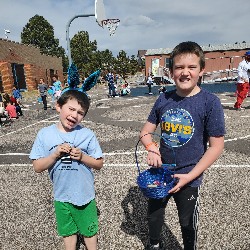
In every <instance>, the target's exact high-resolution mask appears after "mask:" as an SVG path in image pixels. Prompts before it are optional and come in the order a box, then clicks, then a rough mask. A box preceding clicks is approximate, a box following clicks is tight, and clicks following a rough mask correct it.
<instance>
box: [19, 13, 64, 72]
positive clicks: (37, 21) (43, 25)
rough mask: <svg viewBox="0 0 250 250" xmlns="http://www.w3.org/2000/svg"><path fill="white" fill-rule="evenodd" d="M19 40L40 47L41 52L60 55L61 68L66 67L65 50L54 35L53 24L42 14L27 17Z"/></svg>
mask: <svg viewBox="0 0 250 250" xmlns="http://www.w3.org/2000/svg"><path fill="white" fill-rule="evenodd" d="M21 42H22V43H24V44H28V45H30V44H31V45H34V46H36V47H38V48H40V51H41V53H42V54H46V55H51V56H57V57H62V61H63V68H64V70H65V69H67V66H68V62H67V57H66V55H65V50H64V48H63V47H61V46H59V39H57V38H55V37H54V28H53V26H52V25H51V24H49V22H48V21H47V20H46V19H45V18H44V17H43V16H39V15H35V16H33V17H32V18H30V19H29V22H28V23H27V24H26V25H25V26H24V28H23V31H22V32H21Z"/></svg>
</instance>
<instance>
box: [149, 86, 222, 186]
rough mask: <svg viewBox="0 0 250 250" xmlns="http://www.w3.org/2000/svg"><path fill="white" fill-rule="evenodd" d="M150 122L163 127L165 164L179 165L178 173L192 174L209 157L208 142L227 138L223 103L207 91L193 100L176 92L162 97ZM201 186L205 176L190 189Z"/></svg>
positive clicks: (157, 101)
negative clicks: (210, 138) (200, 161)
mask: <svg viewBox="0 0 250 250" xmlns="http://www.w3.org/2000/svg"><path fill="white" fill-rule="evenodd" d="M148 122H150V123H153V124H155V125H156V126H158V124H160V126H161V136H162V137H164V140H163V139H161V144H160V152H161V156H162V161H163V163H176V173H188V172H190V171H191V170H192V169H193V168H194V167H195V165H196V164H197V163H198V161H199V160H200V159H201V157H202V156H203V154H204V153H205V151H206V149H207V142H208V138H209V137H216V136H223V135H224V134H225V121H224V112H223V108H222V105H221V103H220V100H219V98H218V97H217V96H215V95H214V94H212V93H210V92H208V91H206V90H203V89H201V91H200V92H199V93H198V94H196V95H194V96H190V97H180V96H178V95H177V94H176V90H173V91H170V92H166V93H163V94H161V95H160V96H159V98H158V99H157V100H156V102H155V104H154V107H153V109H152V110H151V112H150V115H149V117H148ZM201 182H202V175H201V176H200V177H198V178H197V179H195V180H194V181H192V182H191V183H190V185H191V186H199V185H200V184H201Z"/></svg>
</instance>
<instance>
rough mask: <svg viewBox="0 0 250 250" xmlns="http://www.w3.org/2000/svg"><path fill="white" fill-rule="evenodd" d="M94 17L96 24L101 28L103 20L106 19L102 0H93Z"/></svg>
mask: <svg viewBox="0 0 250 250" xmlns="http://www.w3.org/2000/svg"><path fill="white" fill-rule="evenodd" d="M95 18H96V22H97V23H98V25H99V26H101V27H102V28H103V20H106V19H107V18H106V13H105V8H104V3H103V0H95Z"/></svg>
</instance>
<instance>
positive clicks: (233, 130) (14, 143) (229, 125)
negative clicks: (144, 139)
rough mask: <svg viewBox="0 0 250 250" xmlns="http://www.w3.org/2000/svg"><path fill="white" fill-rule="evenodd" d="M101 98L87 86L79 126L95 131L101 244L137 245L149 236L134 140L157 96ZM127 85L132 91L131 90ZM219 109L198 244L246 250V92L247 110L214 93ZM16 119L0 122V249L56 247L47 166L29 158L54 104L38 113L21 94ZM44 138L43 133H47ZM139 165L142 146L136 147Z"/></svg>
mask: <svg viewBox="0 0 250 250" xmlns="http://www.w3.org/2000/svg"><path fill="white" fill-rule="evenodd" d="M146 90H147V89H146V88H145V91H143V92H142V94H141V95H137V96H132V95H131V96H126V97H115V98H107V89H104V88H102V87H98V88H94V89H92V90H91V91H90V92H89V94H90V96H91V108H90V111H89V113H88V114H87V116H86V119H85V121H84V122H83V124H84V125H85V126H87V127H89V128H91V129H92V130H93V131H95V133H96V135H97V137H98V139H99V141H100V144H101V147H102V149H103V152H104V156H105V166H104V167H103V169H101V170H100V171H95V180H96V182H95V184H96V199H97V204H98V208H99V210H100V216H99V223H100V230H99V233H98V246H99V249H100V250H127V249H132V250H142V249H144V247H145V246H146V244H147V242H148V238H147V232H148V227H147V221H146V207H147V205H146V204H147V203H146V198H145V197H143V195H142V194H141V192H140V190H139V189H138V187H137V185H136V177H137V168H136V164H135V158H134V153H135V145H136V143H137V140H138V135H139V131H140V129H141V127H142V126H143V124H144V122H145V121H146V119H147V116H148V114H149V111H150V110H151V108H152V105H153V103H154V101H155V100H156V98H157V96H158V95H157V94H154V95H152V96H150V95H147V94H145V93H146V92H147V91H146ZM132 91H133V89H132ZM217 95H218V97H219V98H220V100H221V103H222V105H223V108H224V112H225V120H226V130H227V134H226V136H225V150H224V152H223V154H222V155H221V157H220V158H219V159H218V160H217V161H216V162H215V163H214V164H213V166H211V167H210V168H209V169H208V170H207V171H206V173H205V180H204V183H203V185H202V189H201V194H200V221H199V235H198V243H199V247H198V249H201V250H217V249H218V250H249V249H250V232H249V228H250V220H249V205H250V204H249V203H250V202H249V192H250V181H249V176H250V159H249V150H250V126H249V117H250V98H247V99H246V100H245V102H244V105H243V106H245V107H246V109H245V110H244V111H236V110H235V109H234V108H233V104H234V102H235V96H234V95H233V94H232V93H230V92H224V93H219V94H217ZM23 102H24V105H25V106H26V108H25V109H24V110H23V113H24V115H23V116H22V117H20V118H19V119H18V120H16V121H14V122H12V123H11V124H9V126H5V127H2V128H0V158H1V162H0V195H1V203H0V210H1V211H2V212H1V224H0V231H1V234H0V249H3V250H7V249H8V250H9V249H13V250H19V249H20V250H21V249H22V250H23V249H25V250H31V249H32V250H34V249H37V250H61V249H64V248H63V244H62V239H61V238H60V237H58V236H57V233H56V226H55V218H54V213H53V212H54V210H53V197H52V186H51V183H50V180H49V178H48V175H47V172H44V173H41V174H36V173H34V171H33V169H32V165H31V161H30V160H29V158H28V154H29V152H30V149H31V146H32V144H33V141H34V139H35V137H36V134H37V132H38V131H39V130H40V129H41V128H42V127H44V126H49V125H51V124H53V123H56V122H57V120H58V116H57V113H56V111H55V110H52V109H48V110H46V111H44V110H43V109H42V104H39V103H37V101H36V100H33V99H28V98H27V99H26V100H23ZM48 139H49V138H48ZM138 155H139V160H140V165H141V167H142V169H145V168H146V167H147V166H146V164H145V156H146V152H145V150H144V148H143V147H142V146H140V145H139V148H138ZM162 237H163V239H164V241H165V244H166V245H167V249H170V250H180V249H182V247H183V246H182V240H181V233H180V228H179V224H178V217H177V213H176V209H175V204H174V202H173V201H171V202H170V204H169V206H168V208H167V210H166V216H165V224H164V228H163V235H162Z"/></svg>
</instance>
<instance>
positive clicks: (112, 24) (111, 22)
mask: <svg viewBox="0 0 250 250" xmlns="http://www.w3.org/2000/svg"><path fill="white" fill-rule="evenodd" d="M119 23H120V19H106V20H102V26H107V28H108V30H109V35H110V36H113V35H115V31H116V29H117V27H118V25H119Z"/></svg>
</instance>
